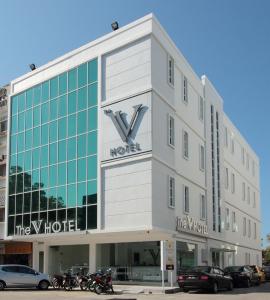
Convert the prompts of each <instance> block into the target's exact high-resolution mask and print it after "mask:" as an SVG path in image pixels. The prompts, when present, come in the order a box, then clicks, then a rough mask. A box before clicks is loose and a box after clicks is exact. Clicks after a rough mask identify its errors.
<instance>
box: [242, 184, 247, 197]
mask: <svg viewBox="0 0 270 300" xmlns="http://www.w3.org/2000/svg"><path fill="white" fill-rule="evenodd" d="M242 200H243V201H246V184H245V183H244V182H242Z"/></svg>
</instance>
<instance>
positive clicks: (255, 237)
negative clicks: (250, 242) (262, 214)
mask: <svg viewBox="0 0 270 300" xmlns="http://www.w3.org/2000/svg"><path fill="white" fill-rule="evenodd" d="M256 239H257V224H256V222H254V240H256Z"/></svg>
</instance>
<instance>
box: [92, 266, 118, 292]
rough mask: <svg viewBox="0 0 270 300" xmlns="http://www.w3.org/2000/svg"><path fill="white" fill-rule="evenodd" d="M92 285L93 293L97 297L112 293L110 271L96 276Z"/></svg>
mask: <svg viewBox="0 0 270 300" xmlns="http://www.w3.org/2000/svg"><path fill="white" fill-rule="evenodd" d="M93 284H94V290H95V293H96V294H98V295H99V294H101V293H106V294H108V293H114V290H113V285H112V274H111V269H108V270H107V271H106V273H105V274H100V276H96V280H95V283H93Z"/></svg>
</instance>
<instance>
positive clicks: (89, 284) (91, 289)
mask: <svg viewBox="0 0 270 300" xmlns="http://www.w3.org/2000/svg"><path fill="white" fill-rule="evenodd" d="M95 285H96V284H95V282H93V281H91V282H88V283H87V288H88V290H89V291H90V292H94V291H95Z"/></svg>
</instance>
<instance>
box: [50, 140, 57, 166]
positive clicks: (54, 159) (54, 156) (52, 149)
mask: <svg viewBox="0 0 270 300" xmlns="http://www.w3.org/2000/svg"><path fill="white" fill-rule="evenodd" d="M56 162H57V143H53V144H50V164H55V163H56Z"/></svg>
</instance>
